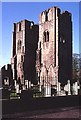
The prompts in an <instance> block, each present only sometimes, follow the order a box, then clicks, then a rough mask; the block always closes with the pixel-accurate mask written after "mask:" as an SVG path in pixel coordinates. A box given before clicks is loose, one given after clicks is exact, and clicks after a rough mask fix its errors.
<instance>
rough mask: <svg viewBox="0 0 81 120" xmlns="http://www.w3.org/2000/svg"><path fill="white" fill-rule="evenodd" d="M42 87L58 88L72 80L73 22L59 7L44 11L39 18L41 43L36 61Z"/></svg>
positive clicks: (69, 15) (68, 14)
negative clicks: (59, 85)
mask: <svg viewBox="0 0 81 120" xmlns="http://www.w3.org/2000/svg"><path fill="white" fill-rule="evenodd" d="M36 68H37V76H38V80H39V82H40V84H41V85H44V86H46V85H47V84H48V85H52V86H55V87H56V86H57V84H58V82H60V83H61V84H62V85H64V84H65V83H67V80H68V79H69V80H71V74H72V21H71V14H70V13H69V12H67V11H65V12H64V13H62V14H61V10H60V9H59V8H58V7H52V8H50V9H48V10H45V11H43V12H42V13H41V14H40V17H39V42H38V49H37V60H36Z"/></svg>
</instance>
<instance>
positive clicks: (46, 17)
mask: <svg viewBox="0 0 81 120" xmlns="http://www.w3.org/2000/svg"><path fill="white" fill-rule="evenodd" d="M45 21H48V12H46V15H45Z"/></svg>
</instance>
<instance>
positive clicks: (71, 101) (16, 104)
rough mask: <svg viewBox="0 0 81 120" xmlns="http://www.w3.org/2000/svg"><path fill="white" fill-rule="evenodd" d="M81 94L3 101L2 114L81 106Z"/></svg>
mask: <svg viewBox="0 0 81 120" xmlns="http://www.w3.org/2000/svg"><path fill="white" fill-rule="evenodd" d="M80 100H81V96H60V97H47V98H33V99H29V98H25V99H20V100H19V99H16V100H3V101H2V114H3V115H4V114H11V113H17V112H24V111H31V110H38V109H43V110H44V109H55V108H60V107H71V106H80V105H81V103H80Z"/></svg>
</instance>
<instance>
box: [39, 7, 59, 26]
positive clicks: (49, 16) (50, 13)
mask: <svg viewBox="0 0 81 120" xmlns="http://www.w3.org/2000/svg"><path fill="white" fill-rule="evenodd" d="M59 13H60V9H59V8H58V7H57V6H56V7H51V8H49V9H47V10H45V11H43V12H42V13H41V14H40V15H39V24H40V23H44V22H46V21H51V20H54V16H55V14H57V16H58V14H59Z"/></svg>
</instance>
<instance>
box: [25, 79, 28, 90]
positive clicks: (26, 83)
mask: <svg viewBox="0 0 81 120" xmlns="http://www.w3.org/2000/svg"><path fill="white" fill-rule="evenodd" d="M25 85H26V89H28V80H25Z"/></svg>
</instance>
